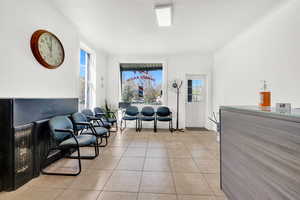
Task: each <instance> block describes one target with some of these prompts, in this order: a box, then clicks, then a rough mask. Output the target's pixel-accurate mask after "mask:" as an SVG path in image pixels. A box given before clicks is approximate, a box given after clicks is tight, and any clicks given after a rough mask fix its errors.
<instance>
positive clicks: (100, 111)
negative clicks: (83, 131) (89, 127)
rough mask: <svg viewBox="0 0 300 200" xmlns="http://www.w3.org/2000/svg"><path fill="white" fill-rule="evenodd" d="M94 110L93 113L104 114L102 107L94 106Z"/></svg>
mask: <svg viewBox="0 0 300 200" xmlns="http://www.w3.org/2000/svg"><path fill="white" fill-rule="evenodd" d="M94 112H95V115H101V114H102V115H103V116H104V113H105V112H104V110H103V109H102V108H100V107H96V108H94Z"/></svg>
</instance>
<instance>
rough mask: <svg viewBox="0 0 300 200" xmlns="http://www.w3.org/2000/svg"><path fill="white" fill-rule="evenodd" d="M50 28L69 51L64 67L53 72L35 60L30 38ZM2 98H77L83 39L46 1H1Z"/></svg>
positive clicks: (0, 86)
mask: <svg viewBox="0 0 300 200" xmlns="http://www.w3.org/2000/svg"><path fill="white" fill-rule="evenodd" d="M37 29H46V30H49V31H50V32H53V33H54V34H56V35H57V36H58V38H60V40H61V42H62V43H63V46H64V48H65V54H66V57H65V61H64V63H63V65H62V66H61V67H59V68H58V69H55V70H49V69H46V68H44V67H42V66H41V65H40V64H39V63H38V62H37V61H36V60H35V58H34V57H33V55H32V52H31V49H30V38H31V35H32V33H33V32H34V31H36V30H37ZM0 41H1V45H0V60H1V64H0V97H44V98H46V97H50V98H55V97H77V96H78V76H79V38H78V34H77V30H76V28H75V27H74V26H73V25H72V24H71V23H70V22H69V21H68V20H66V18H65V17H64V16H62V15H61V14H60V13H59V12H58V11H57V10H56V9H54V8H53V7H52V6H51V5H50V4H49V3H48V2H47V1H44V0H26V1H20V0H1V1H0Z"/></svg>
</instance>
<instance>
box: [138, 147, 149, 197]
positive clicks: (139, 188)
mask: <svg viewBox="0 0 300 200" xmlns="http://www.w3.org/2000/svg"><path fill="white" fill-rule="evenodd" d="M147 152H148V148H147V149H146V152H145V157H144V163H143V168H142V173H141V179H140V183H139V187H138V193H137V197H136V200H138V199H139V196H140V190H141V186H142V182H143V176H144V168H145V164H146V155H147Z"/></svg>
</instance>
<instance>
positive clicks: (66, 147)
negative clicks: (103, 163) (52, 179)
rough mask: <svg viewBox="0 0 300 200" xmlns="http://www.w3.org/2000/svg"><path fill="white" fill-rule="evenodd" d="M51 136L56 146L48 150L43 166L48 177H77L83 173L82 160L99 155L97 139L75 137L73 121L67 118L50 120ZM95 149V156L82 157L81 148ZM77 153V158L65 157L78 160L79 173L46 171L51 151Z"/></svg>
mask: <svg viewBox="0 0 300 200" xmlns="http://www.w3.org/2000/svg"><path fill="white" fill-rule="evenodd" d="M49 127H50V135H51V137H52V139H53V141H54V144H56V146H55V147H52V148H51V149H49V150H48V152H47V155H46V156H45V158H44V161H43V162H42V166H41V172H42V173H43V174H46V175H64V176H77V175H79V174H80V172H81V159H94V158H95V157H97V156H98V155H99V149H98V147H97V146H98V144H97V138H96V137H95V136H94V135H75V134H74V129H73V124H72V122H71V120H70V119H69V118H68V117H66V116H57V117H54V118H52V119H50V120H49ZM89 146H94V147H95V155H93V156H81V154H80V147H89ZM73 149H74V150H75V151H77V156H65V157H66V158H71V159H77V160H78V166H79V169H78V172H76V173H59V172H46V171H44V169H43V168H44V167H45V166H44V164H45V163H46V161H47V159H48V156H49V154H50V152H51V151H54V150H62V151H69V152H71V150H73Z"/></svg>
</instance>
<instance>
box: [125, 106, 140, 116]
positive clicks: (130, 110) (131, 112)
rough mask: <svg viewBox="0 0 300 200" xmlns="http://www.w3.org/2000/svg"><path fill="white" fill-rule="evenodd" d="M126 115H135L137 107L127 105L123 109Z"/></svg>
mask: <svg viewBox="0 0 300 200" xmlns="http://www.w3.org/2000/svg"><path fill="white" fill-rule="evenodd" d="M125 114H126V115H129V116H137V115H138V114H139V109H138V108H137V107H136V106H129V107H128V108H126V111H125Z"/></svg>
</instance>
